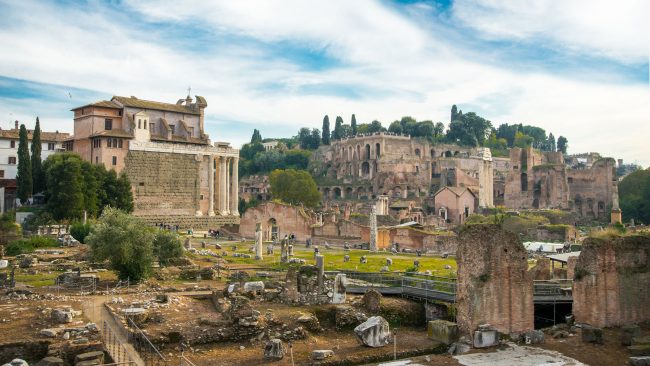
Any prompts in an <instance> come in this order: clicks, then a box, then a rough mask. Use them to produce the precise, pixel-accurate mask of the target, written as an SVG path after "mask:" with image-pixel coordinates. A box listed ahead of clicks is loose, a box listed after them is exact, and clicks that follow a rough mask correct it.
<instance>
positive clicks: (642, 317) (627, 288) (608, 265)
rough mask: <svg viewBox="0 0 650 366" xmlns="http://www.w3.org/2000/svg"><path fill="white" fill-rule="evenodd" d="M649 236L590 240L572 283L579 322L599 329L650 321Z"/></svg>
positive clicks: (585, 246)
mask: <svg viewBox="0 0 650 366" xmlns="http://www.w3.org/2000/svg"><path fill="white" fill-rule="evenodd" d="M649 304H650V235H648V234H635V235H630V236H625V237H609V238H588V239H586V240H585V241H584V242H583V245H582V251H581V252H580V256H579V257H578V260H577V263H576V266H575V270H574V282H573V314H574V315H575V318H576V321H578V322H581V323H588V324H591V325H594V326H598V327H610V326H619V325H625V324H633V323H640V322H643V321H648V320H650V305H649Z"/></svg>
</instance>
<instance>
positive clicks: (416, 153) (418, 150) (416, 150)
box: [415, 149, 420, 158]
mask: <svg viewBox="0 0 650 366" xmlns="http://www.w3.org/2000/svg"><path fill="white" fill-rule="evenodd" d="M415 156H417V157H418V158H419V157H420V149H415Z"/></svg>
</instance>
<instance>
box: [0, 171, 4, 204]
mask: <svg viewBox="0 0 650 366" xmlns="http://www.w3.org/2000/svg"><path fill="white" fill-rule="evenodd" d="M4 177H5V171H4V170H0V178H4ZM0 198H2V197H0Z"/></svg>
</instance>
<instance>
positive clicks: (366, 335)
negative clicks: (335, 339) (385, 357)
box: [354, 316, 390, 347]
mask: <svg viewBox="0 0 650 366" xmlns="http://www.w3.org/2000/svg"><path fill="white" fill-rule="evenodd" d="M354 334H356V336H357V340H358V341H359V343H361V344H363V345H364V346H368V347H383V346H385V345H387V344H388V343H389V342H390V326H389V325H388V322H387V321H386V319H384V318H382V317H381V316H372V317H370V318H368V320H366V321H365V322H363V323H361V324H359V325H358V326H357V327H356V328H354Z"/></svg>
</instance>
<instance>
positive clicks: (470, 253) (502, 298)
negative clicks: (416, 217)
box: [456, 225, 534, 335]
mask: <svg viewBox="0 0 650 366" xmlns="http://www.w3.org/2000/svg"><path fill="white" fill-rule="evenodd" d="M459 242H460V243H459V246H458V251H457V253H456V259H457V263H458V282H457V291H456V308H457V317H458V326H459V330H460V333H461V334H463V335H471V334H472V333H473V332H474V331H475V330H476V329H478V328H479V325H483V324H490V325H491V326H492V327H493V328H494V329H495V330H497V331H499V332H501V333H505V334H512V333H524V332H527V331H530V330H532V329H533V328H534V307H533V282H532V277H531V276H530V275H529V274H528V273H527V271H528V262H527V259H526V258H527V255H526V250H525V249H524V246H523V245H522V243H521V242H520V241H519V239H518V238H517V236H516V235H515V234H513V233H510V232H506V231H504V230H503V229H501V228H500V227H499V226H497V225H469V226H467V227H465V228H463V230H462V231H461V233H460V241H459Z"/></svg>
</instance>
